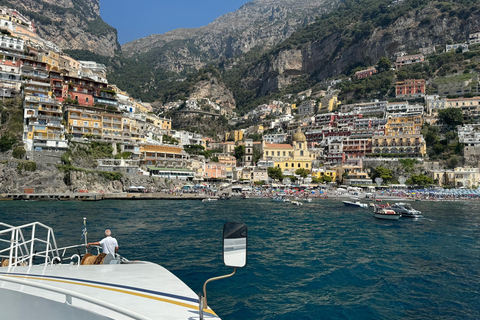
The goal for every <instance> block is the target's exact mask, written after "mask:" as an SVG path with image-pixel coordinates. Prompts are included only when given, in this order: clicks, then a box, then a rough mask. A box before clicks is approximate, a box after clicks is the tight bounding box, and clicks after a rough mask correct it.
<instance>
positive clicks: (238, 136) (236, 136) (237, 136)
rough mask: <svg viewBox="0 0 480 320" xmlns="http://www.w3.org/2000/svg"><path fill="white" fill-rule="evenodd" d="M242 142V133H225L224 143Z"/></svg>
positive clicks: (237, 131) (236, 131) (238, 131)
mask: <svg viewBox="0 0 480 320" xmlns="http://www.w3.org/2000/svg"><path fill="white" fill-rule="evenodd" d="M242 140H243V131H241V130H235V131H232V132H227V133H225V141H233V142H237V141H242Z"/></svg>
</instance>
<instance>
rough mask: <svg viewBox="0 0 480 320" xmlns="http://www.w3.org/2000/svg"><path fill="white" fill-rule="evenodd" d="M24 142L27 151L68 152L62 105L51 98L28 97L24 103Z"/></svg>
mask: <svg viewBox="0 0 480 320" xmlns="http://www.w3.org/2000/svg"><path fill="white" fill-rule="evenodd" d="M23 109H24V115H23V116H24V132H23V142H24V145H25V150H27V151H45V150H47V151H66V149H67V148H68V144H67V140H66V139H65V135H64V126H63V124H62V120H63V115H62V105H61V103H60V102H59V101H57V100H55V99H51V98H44V97H36V96H27V97H25V99H24V103H23Z"/></svg>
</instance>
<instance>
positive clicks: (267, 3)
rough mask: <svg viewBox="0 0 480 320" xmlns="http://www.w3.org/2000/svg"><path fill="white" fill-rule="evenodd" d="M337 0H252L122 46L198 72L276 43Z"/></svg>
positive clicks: (164, 63)
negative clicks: (203, 21)
mask: <svg viewBox="0 0 480 320" xmlns="http://www.w3.org/2000/svg"><path fill="white" fill-rule="evenodd" d="M336 2H337V0H254V1H250V2H248V3H246V4H245V5H243V6H242V7H240V8H239V9H238V10H236V11H235V12H231V13H228V14H225V15H223V16H221V17H219V18H217V19H216V20H214V21H213V22H212V23H210V24H209V25H207V26H204V27H201V28H197V29H177V30H173V31H169V32H167V33H165V34H153V35H150V36H148V37H145V38H141V39H137V40H134V41H132V42H129V43H126V44H124V45H123V46H122V52H123V53H124V54H125V55H127V56H133V55H139V54H144V56H143V57H142V59H149V60H150V61H151V62H152V63H153V64H154V65H156V66H159V67H162V68H164V69H166V70H169V71H174V72H182V71H184V70H187V71H188V70H198V69H199V68H201V67H203V66H205V65H206V64H207V63H211V62H212V61H215V60H218V59H221V58H231V57H235V56H238V55H241V54H244V53H246V52H248V51H250V50H252V49H254V48H256V49H264V48H270V47H273V46H275V45H276V44H278V43H280V42H281V41H283V40H285V39H287V38H288V37H289V36H290V35H291V34H292V33H293V32H294V31H295V30H298V29H299V28H302V27H304V26H306V25H308V24H310V23H312V22H313V21H315V18H316V17H318V16H320V15H321V14H322V13H324V12H327V11H329V10H330V9H332V8H333V7H334V4H335V3H336Z"/></svg>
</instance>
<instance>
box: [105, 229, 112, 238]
mask: <svg viewBox="0 0 480 320" xmlns="http://www.w3.org/2000/svg"><path fill="white" fill-rule="evenodd" d="M111 235H112V231H110V229H107V230H105V237H110V236H111Z"/></svg>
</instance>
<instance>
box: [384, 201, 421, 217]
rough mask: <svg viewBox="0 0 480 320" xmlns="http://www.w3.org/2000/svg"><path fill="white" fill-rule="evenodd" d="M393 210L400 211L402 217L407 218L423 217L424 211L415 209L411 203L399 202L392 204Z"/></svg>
mask: <svg viewBox="0 0 480 320" xmlns="http://www.w3.org/2000/svg"><path fill="white" fill-rule="evenodd" d="M391 208H392V209H393V211H395V212H396V213H400V214H401V215H402V217H406V218H421V217H423V215H422V212H420V211H418V210H415V209H413V207H412V205H411V204H410V203H404V202H398V203H395V204H393V205H392V206H391Z"/></svg>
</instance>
